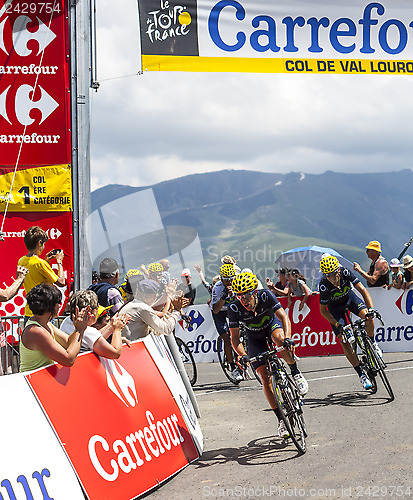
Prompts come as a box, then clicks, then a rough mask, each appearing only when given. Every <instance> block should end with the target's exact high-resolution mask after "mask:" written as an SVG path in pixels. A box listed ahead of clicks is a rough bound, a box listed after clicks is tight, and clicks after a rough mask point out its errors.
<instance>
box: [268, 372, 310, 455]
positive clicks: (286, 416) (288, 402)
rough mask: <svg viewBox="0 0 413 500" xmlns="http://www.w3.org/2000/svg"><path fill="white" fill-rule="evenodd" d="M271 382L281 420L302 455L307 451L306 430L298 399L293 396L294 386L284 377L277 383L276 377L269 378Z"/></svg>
mask: <svg viewBox="0 0 413 500" xmlns="http://www.w3.org/2000/svg"><path fill="white" fill-rule="evenodd" d="M271 382H272V386H273V389H274V395H275V399H276V401H277V406H278V409H279V411H280V415H281V418H282V419H283V421H284V423H285V426H286V427H287V430H288V432H289V434H290V438H291V440H292V442H293V443H294V445H295V447H296V448H297V450H298V451H299V453H300V454H301V455H302V454H304V453H305V452H306V451H307V445H306V442H305V438H306V436H307V430H306V427H305V423H304V416H303V411H302V409H301V404H300V399H297V397H296V396H295V393H296V388H295V384H294V385H293V382H292V381H290V380H289V379H288V377H286V379H285V380H282V381H279V379H278V376H277V375H272V376H271ZM297 396H298V393H297ZM298 398H299V396H298Z"/></svg>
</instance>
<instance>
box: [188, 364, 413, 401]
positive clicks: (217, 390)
mask: <svg viewBox="0 0 413 500" xmlns="http://www.w3.org/2000/svg"><path fill="white" fill-rule="evenodd" d="M412 369H413V366H403V367H401V368H386V373H389V372H397V371H401V370H412ZM344 377H358V375H357V373H348V374H346V375H329V376H328V377H317V378H309V379H307V381H308V382H315V381H317V380H329V379H333V378H344ZM261 387H262V386H261V385H253V386H249V387H242V386H241V387H240V386H236V387H231V388H230V389H211V390H210V391H208V392H196V393H195V396H196V397H198V396H208V395H210V394H219V393H220V392H231V391H250V390H252V389H261Z"/></svg>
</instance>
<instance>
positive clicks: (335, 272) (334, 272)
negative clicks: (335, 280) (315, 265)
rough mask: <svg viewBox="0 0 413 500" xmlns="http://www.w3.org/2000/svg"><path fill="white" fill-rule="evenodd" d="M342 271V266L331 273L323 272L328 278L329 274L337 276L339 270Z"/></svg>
mask: <svg viewBox="0 0 413 500" xmlns="http://www.w3.org/2000/svg"><path fill="white" fill-rule="evenodd" d="M339 271H340V268H339V267H338V268H337V269H336V270H335V271H331V273H323V274H324V276H325V277H326V278H328V277H329V276H335V275H336V274H337V273H338V272H339Z"/></svg>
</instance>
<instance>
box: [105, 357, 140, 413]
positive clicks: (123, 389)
mask: <svg viewBox="0 0 413 500" xmlns="http://www.w3.org/2000/svg"><path fill="white" fill-rule="evenodd" d="M100 361H101V363H102V365H103V367H104V368H105V371H106V381H107V384H108V387H109V389H110V390H111V391H112V392H113V393H114V394H115V396H116V397H118V398H119V399H120V400H121V401H122V403H123V404H124V405H125V406H127V407H134V406H136V404H137V403H138V396H137V393H136V387H135V381H134V380H133V377H132V375H131V374H130V373H128V372H127V371H126V370H125V368H123V366H122V365H121V364H120V363H118V362H117V361H115V360H114V359H106V358H100Z"/></svg>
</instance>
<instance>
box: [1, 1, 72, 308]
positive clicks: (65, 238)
mask: <svg viewBox="0 0 413 500" xmlns="http://www.w3.org/2000/svg"><path fill="white" fill-rule="evenodd" d="M67 5H68V4H67V2H63V0H56V1H55V0H53V1H51V2H49V1H46V2H37V1H36V2H24V1H22V0H14V1H13V2H11V1H7V2H6V1H4V0H0V212H2V214H1V215H0V228H1V229H2V230H3V232H4V240H5V241H4V242H0V250H1V255H2V257H3V259H2V267H1V274H0V286H3V284H5V285H10V283H11V276H14V275H15V272H16V265H17V260H18V259H19V257H21V256H22V255H25V254H26V253H27V251H26V248H25V246H24V243H23V235H24V231H25V230H27V229H28V228H29V227H30V226H32V225H39V226H40V227H41V228H42V229H44V230H46V231H48V234H49V242H48V244H47V245H46V251H48V250H51V249H52V248H62V249H63V250H64V252H65V259H64V262H63V266H64V269H65V271H66V273H67V278H68V282H71V281H72V273H73V235H72V213H71V210H72V195H71V169H70V163H71V133H70V58H69V19H68V12H67ZM15 168H16V172H15ZM34 212H36V213H34ZM58 212H60V213H58ZM23 301H24V299H23V293H22V292H20V293H19V295H18V296H17V297H15V298H14V300H13V301H10V302H9V303H7V304H2V307H1V308H0V314H2V315H5V314H19V313H20V312H21V311H22V310H23V309H22V306H23Z"/></svg>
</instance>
